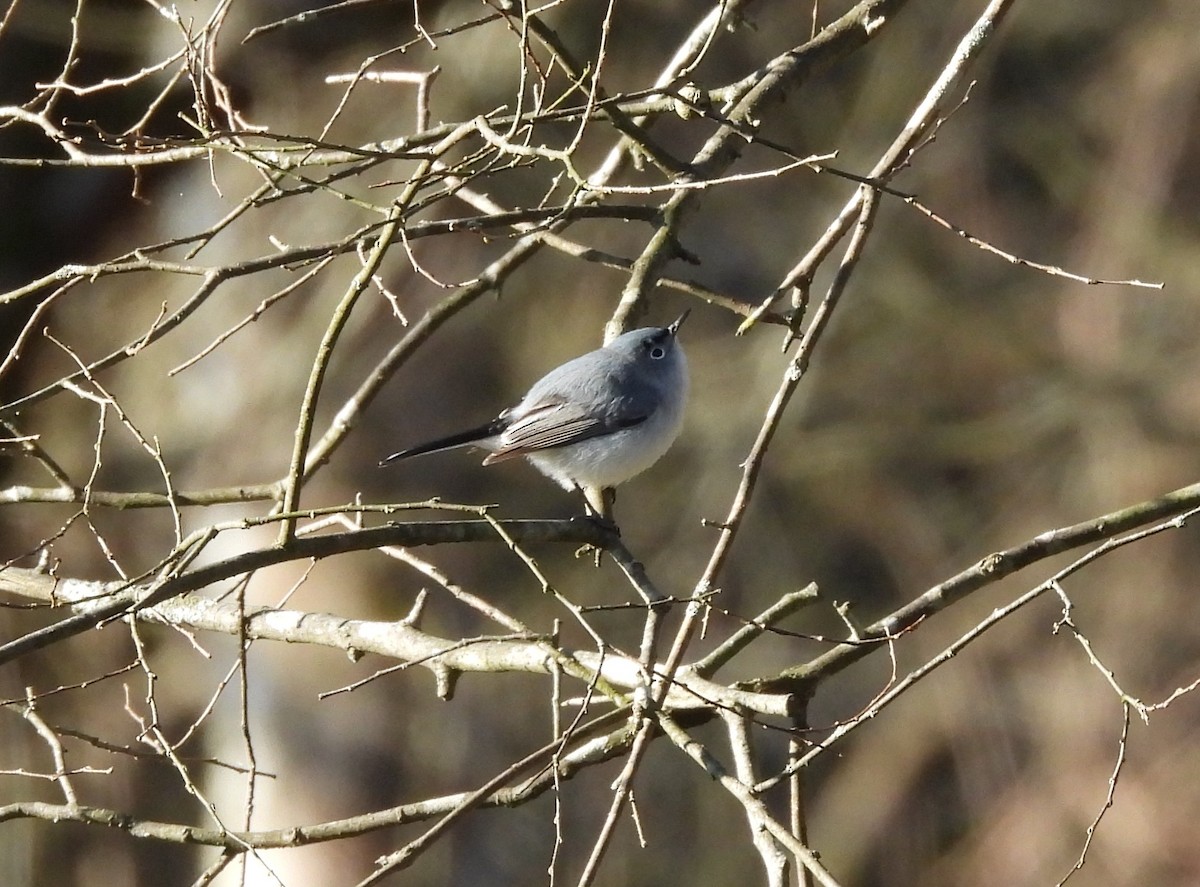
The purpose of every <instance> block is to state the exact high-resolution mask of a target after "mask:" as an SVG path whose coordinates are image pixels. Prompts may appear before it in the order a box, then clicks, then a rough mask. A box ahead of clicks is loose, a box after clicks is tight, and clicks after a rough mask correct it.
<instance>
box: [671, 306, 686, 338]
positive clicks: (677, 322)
mask: <svg viewBox="0 0 1200 887" xmlns="http://www.w3.org/2000/svg"><path fill="white" fill-rule="evenodd" d="M691 313H692V309H691V308H688V309H687V310H686V311H684V312H683V313H682V314H680V315H679V317H677V318H676V319H675V322H674V323H673V324H671V325H670V326H669V327H667V332H668V333H670V334H671V336H672V338H673V337H674V336H675V334H676V333H678V332H679V328H680V327H681V326H683V322H684V321H685V320H687V316H688V315H689V314H691Z"/></svg>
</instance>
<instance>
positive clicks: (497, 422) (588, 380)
mask: <svg viewBox="0 0 1200 887" xmlns="http://www.w3.org/2000/svg"><path fill="white" fill-rule="evenodd" d="M687 315H688V312H686V311H685V312H683V314H682V315H680V317H679V319H678V320H676V321H675V322H674V323H672V324H671V325H670V326H666V327H646V328H644V329H640V330H633V331H632V332H628V333H625V334H624V335H622V336H618V337H617V338H615V339H613V341H612V342H611V343H609V344H608V345H606V346H605V347H603V348H597V349H596V350H595V351H589V352H588V353H587V354H584V355H582V356H580V357H576V358H575V359H574V360H569V361H567V362H566V363H564V364H563V365H562V366H560V367H557V368H555V369H553V370H551V371H550V372H549V373H547V374H546V375H545V376H543V377H542V378H541V379H540V380H538V381H537V382H536V383H534V385H533V387H532V388H530V389H529V393H528V394H526V395H525V397H524V398H522V400H521V402H520V403H519V404H517V405H516V406H515V407H511V408H509V409H507V410H505V411H504V412H502V413H501V414H500V415H499V416H497V417H496V418H495V419H493V420H492V421H491V422H488V423H487V424H486V425H481V426H480V427H478V428H473V429H471V430H470V431H463V432H460V433H458V434H452V435H450V436H449V437H443V438H439V439H438V440H434V441H430V442H429V443H425V444H421V445H420V446H415V447H410V448H409V449H407V450H401V451H400V452H398V453H393V454H392V455H390V456H388V457H387V458H386V459H384V460H383V461H382V462H380V463H379V464H380V465H387V464H388V463H390V462H395V461H396V460H398V459H406V458H408V457H409V456H420V455H422V454H424V453H436V452H439V451H441V450H449V449H453V448H455V447H463V446H476V447H480V448H482V449H485V450H488V451H489V455H488V457H487V458H486V459H484V460H483V464H484V465H491V464H492V463H493V462H502V461H504V460H505V459H512V458H515V457H517V456H525V457H526V458H527V459H529V461H530V462H532V463H533V464H534V466H535V467H536V468H537V469H538V470H539V471H541V472H542V474H544V475H546V476H547V477H549V478H551V479H552V480H554V481H557V482H558V483H559V484H561V485H562V486H563V487H565V488H566V489H568V490H571V489H575V488H585V487H615V486H616V485H617V484H620V483H624V482H625V481H627V480H629V479H630V478H631V477H633V476H634V475H635V474H639V473H641V472H642V471H645V470H646V469H647V468H649V467H650V466H651V465H653V464H654V463H655V462H657V461H658V459H659V457H661V456H662V455H663V453H665V452H666V451H667V450H668V448H670V446H671V444H672V443H673V442H674V441H675V438H676V436H677V435H678V434H679V428H680V426H681V425H682V424H683V407H684V402H685V401H686V399H687V388H688V378H687V360H686V359H685V358H684V356H683V348H682V347H681V346H680V345H679V343H678V341H676V334H677V333H678V332H679V326H680V324H682V323H683V321H684V319H685V318H686V317H687Z"/></svg>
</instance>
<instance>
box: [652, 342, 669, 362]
mask: <svg viewBox="0 0 1200 887" xmlns="http://www.w3.org/2000/svg"><path fill="white" fill-rule="evenodd" d="M650 356H651V357H652V358H654V359H655V360H662V359H663V358H664V357H666V356H667V349H666V348H664V347H663V346H662V345H654V346H653V347H651V349H650Z"/></svg>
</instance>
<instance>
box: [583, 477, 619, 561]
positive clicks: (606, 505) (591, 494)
mask: <svg viewBox="0 0 1200 887" xmlns="http://www.w3.org/2000/svg"><path fill="white" fill-rule="evenodd" d="M575 489H577V490H579V492H580V493H582V494H583V507H584V512H585V513H586V515H587V516H588V517H589V518H591V519H592V520H594V521H599V522H600V523H602V524H605V525H607V526H609V527H612V528H613V530H614V531H615V532H616V533H617V535H618V536H619V535H621V530H620V528H619V527H618V526H617V524H616V521H614V520H613V517H612V515H613V503H614V502H616V499H617V491H616V490H615V489H613V488H612V487H581V486H578V485H576V487H575ZM600 553H601V552H600V549H599V548H596V547H595V546H594V545H584V546H581V547H580V549H579V550H578V551H576V552H575V556H576V557H584V556H586V555H588V554H592V555H594V556H595V559H596V566H597V567H599V566H600Z"/></svg>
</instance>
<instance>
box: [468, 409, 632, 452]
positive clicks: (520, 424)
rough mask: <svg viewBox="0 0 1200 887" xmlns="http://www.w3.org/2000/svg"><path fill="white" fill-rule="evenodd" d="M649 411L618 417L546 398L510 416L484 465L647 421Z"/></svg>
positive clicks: (609, 432)
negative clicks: (598, 415)
mask: <svg viewBox="0 0 1200 887" xmlns="http://www.w3.org/2000/svg"><path fill="white" fill-rule="evenodd" d="M646 418H647V414H639V415H625V416H622V417H620V418H619V419H616V420H614V419H604V418H599V417H597V416H595V415H592V414H590V413H588V412H586V411H585V410H583V408H581V407H580V406H579V405H578V404H572V403H564V402H562V401H560V400H551V399H547V400H545V401H542V402H541V403H538V404H535V405H534V406H532V407H529V408H527V409H525V410H524V411H523V412H522V414H521V415H520V416H519V417H517V418H513V419H510V421H509V423H508V427H506V428H505V429H504V433H503V434H501V435H500V437H499V438H498V440H497V444H498V446H497V448H496V449H495V451H493V452H492V453H491V455H489V456H488V457H487V458H486V459H484V461H483V464H484V465H491V464H492V463H493V462H502V461H504V460H505V459H512V458H515V457H517V456H524V455H525V454H527V453H529V452H532V451H534V450H546V449H551V448H553V447H563V446H567V445H568V444H573V443H579V442H580V441H582V440H587V439H589V438H592V437H597V436H599V435H601V434H611V433H612V432H614V431H620V430H621V429H623V428H632V427H633V426H635V425H640V424H641V423H642V422H645V421H646Z"/></svg>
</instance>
